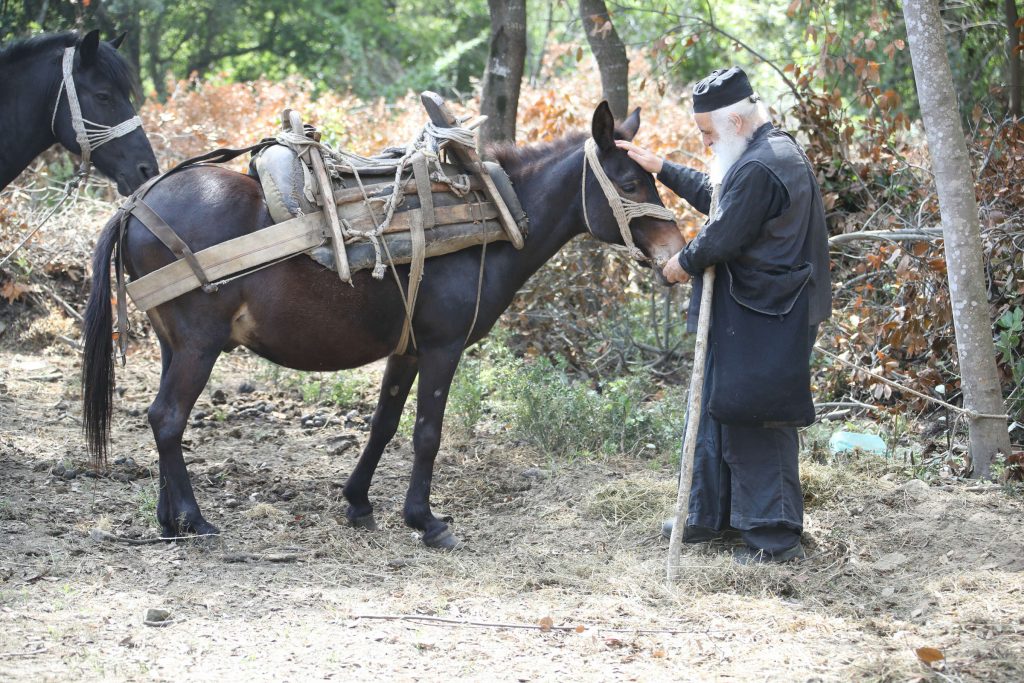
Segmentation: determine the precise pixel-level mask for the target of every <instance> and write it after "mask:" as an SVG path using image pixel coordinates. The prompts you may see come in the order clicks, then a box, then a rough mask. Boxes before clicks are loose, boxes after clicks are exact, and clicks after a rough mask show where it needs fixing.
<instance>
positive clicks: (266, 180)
mask: <svg viewBox="0 0 1024 683" xmlns="http://www.w3.org/2000/svg"><path fill="white" fill-rule="evenodd" d="M249 174H250V175H254V176H256V177H257V178H258V179H259V181H260V185H261V186H262V187H263V196H264V197H265V198H266V201H267V208H268V209H269V210H270V217H271V218H273V219H274V222H275V223H283V222H285V221H286V220H288V219H290V218H295V217H296V216H300V215H303V214H308V213H312V212H314V211H316V210H317V206H316V204H315V203H314V202H313V200H312V198H313V197H315V196H316V194H314V193H315V192H316V190H317V183H316V179H315V178H314V177H313V174H312V173H310V172H309V169H308V168H307V167H306V165H305V164H304V163H302V161H301V160H300V159H299V157H298V155H297V154H296V153H295V152H294V151H293V150H291V149H289V148H288V147H285V146H284V145H271V146H270V147H267V148H266V149H265V150H263V151H262V152H261V153H260V154H259V155H257V156H256V157H254V158H253V160H252V163H250V165H249Z"/></svg>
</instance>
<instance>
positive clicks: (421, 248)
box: [395, 153, 434, 355]
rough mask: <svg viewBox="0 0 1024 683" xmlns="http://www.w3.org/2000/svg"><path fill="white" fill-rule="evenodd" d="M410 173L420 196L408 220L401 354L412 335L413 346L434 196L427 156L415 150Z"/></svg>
mask: <svg viewBox="0 0 1024 683" xmlns="http://www.w3.org/2000/svg"><path fill="white" fill-rule="evenodd" d="M412 173H413V177H415V179H416V194H417V195H419V198H420V210H419V220H414V221H412V224H411V225H410V226H409V238H410V242H411V243H412V262H411V263H410V264H409V291H408V295H407V296H406V300H405V306H406V308H405V323H404V324H403V325H402V336H401V337H399V340H398V347H397V348H396V349H395V353H396V354H398V355H402V354H404V353H405V351H406V349H407V348H408V346H409V339H410V337H411V338H412V344H413V347H415V346H416V335H415V334H413V331H412V315H413V311H415V310H416V295H417V294H419V291H420V281H421V280H422V279H423V261H424V258H425V255H426V235H425V234H424V231H426V230H430V229H431V228H433V227H434V195H433V192H432V190H431V182H430V170H429V169H428V168H427V158H426V157H425V156H423V154H420V153H416V154H414V155H413V157H412Z"/></svg>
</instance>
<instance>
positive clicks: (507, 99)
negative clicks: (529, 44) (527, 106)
mask: <svg viewBox="0 0 1024 683" xmlns="http://www.w3.org/2000/svg"><path fill="white" fill-rule="evenodd" d="M487 4H488V5H489V6H490V10H491V42H490V54H489V56H488V58H487V68H486V69H485V70H484V87H483V93H482V95H481V98H480V99H481V102H480V110H481V113H483V114H486V115H487V117H488V118H487V122H486V123H484V125H483V128H482V130H481V132H480V144H481V146H484V145H487V144H489V143H493V142H506V141H507V142H512V141H514V140H515V139H516V110H517V109H518V107H519V86H520V85H521V83H522V80H523V69H524V67H525V62H526V0H487Z"/></svg>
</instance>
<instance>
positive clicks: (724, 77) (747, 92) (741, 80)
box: [693, 66, 754, 114]
mask: <svg viewBox="0 0 1024 683" xmlns="http://www.w3.org/2000/svg"><path fill="white" fill-rule="evenodd" d="M753 94H754V89H753V88H752V87H750V80H749V79H747V74H745V73H744V72H743V69H741V68H739V67H738V66H734V67H730V68H728V69H715V70H714V71H712V72H711V75H710V76H708V77H707V78H705V79H704V80H702V81H699V82H698V83H697V85H695V86H693V111H694V113H696V114H702V113H705V112H709V111H715V110H717V109H721V108H722V107H728V106H729V105H730V104H736V103H737V102H739V101H740V100H742V99H744V98H746V97H751V96H753Z"/></svg>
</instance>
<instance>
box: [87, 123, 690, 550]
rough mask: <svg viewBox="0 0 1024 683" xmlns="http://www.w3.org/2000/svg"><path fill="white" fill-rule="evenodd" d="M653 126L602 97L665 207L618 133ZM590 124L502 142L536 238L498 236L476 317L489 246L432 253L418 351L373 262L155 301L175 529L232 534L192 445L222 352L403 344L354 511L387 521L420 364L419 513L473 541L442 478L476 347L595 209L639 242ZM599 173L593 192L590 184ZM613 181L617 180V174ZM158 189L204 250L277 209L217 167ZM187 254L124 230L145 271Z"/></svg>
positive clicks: (626, 189) (643, 197) (447, 537)
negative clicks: (462, 372) (379, 487)
mask: <svg viewBox="0 0 1024 683" xmlns="http://www.w3.org/2000/svg"><path fill="white" fill-rule="evenodd" d="M639 125H640V116H639V110H636V111H634V112H633V114H632V115H631V116H630V117H629V118H628V119H627V120H626V121H625V122H624V123H623V124H622V125H621V126H620V127H619V128H618V129H616V128H615V123H614V120H613V119H612V115H611V111H610V110H609V108H608V106H607V104H605V103H602V104H601V106H599V107H598V108H597V110H596V111H595V113H594V117H593V122H592V135H593V138H594V140H595V142H596V143H597V149H598V152H597V154H598V158H599V159H600V164H601V167H602V168H603V170H604V172H605V173H606V174H607V176H608V178H610V179H611V181H612V182H613V183H614V185H615V187H616V188H617V189H618V192H619V195H620V196H621V197H623V198H626V199H628V200H632V201H636V202H647V203H652V204H656V205H658V206H661V200H660V198H659V197H658V194H657V190H656V189H655V185H654V180H653V178H652V177H651V175H650V174H648V173H646V172H644V171H643V169H641V168H640V166H638V165H637V164H636V163H635V162H634V161H632V160H631V159H629V157H628V156H626V154H625V153H624V152H622V151H621V150H619V149H618V148H616V147H615V144H614V139H615V138H616V137H618V138H623V139H632V138H633V136H634V135H635V134H636V131H637V128H638V127H639ZM586 137H587V136H586V135H584V134H582V133H581V134H576V135H572V136H569V137H566V138H563V139H561V140H558V141H556V142H553V143H551V144H547V145H539V146H533V147H525V148H515V147H511V146H509V147H503V148H499V149H497V150H495V154H496V156H497V158H498V161H499V162H501V164H502V165H503V166H504V168H505V169H506V171H507V172H508V173H509V175H510V177H511V179H512V182H513V184H514V186H515V188H516V191H517V194H518V195H519V198H520V200H521V202H522V205H523V208H524V209H525V210H526V212H527V214H528V215H529V218H530V232H529V237H528V238H527V240H526V245H525V247H524V248H523V249H522V250H520V251H517V250H516V249H515V248H514V247H513V246H512V245H511V244H509V243H508V242H498V243H493V244H491V245H489V246H488V247H487V249H486V261H485V265H486V268H485V272H484V275H483V284H482V295H481V298H480V302H479V313H478V315H477V316H476V323H475V324H474V323H473V320H474V310H475V307H476V305H477V301H476V297H477V283H478V275H479V270H480V259H481V248H480V247H475V248H471V249H466V250H463V251H459V252H456V253H453V254H449V255H447V256H440V257H435V258H432V259H428V260H427V262H426V267H425V274H424V277H423V281H422V286H421V288H420V292H419V299H418V301H419V303H418V304H417V308H416V313H415V315H414V320H413V330H414V333H415V340H416V348H415V349H410V350H409V351H408V352H407V353H406V354H405V355H397V354H395V353H394V349H395V347H396V344H397V342H398V340H399V335H400V333H401V331H402V324H403V316H404V309H403V305H402V299H401V297H400V293H399V291H398V288H397V286H396V285H395V283H394V282H393V280H391V279H390V278H388V279H385V280H383V281H377V280H374V279H372V278H371V277H370V275H369V274H368V273H367V272H366V271H362V272H359V273H357V274H356V275H355V276H354V284H355V286H354V287H352V286H349V285H346V284H343V283H341V282H340V281H339V279H338V276H337V274H335V273H334V272H332V271H329V270H325V269H324V268H322V267H321V266H319V265H317V264H316V263H315V262H314V261H312V260H311V259H309V258H306V257H303V256H299V257H295V258H292V259H290V260H287V261H284V262H282V263H279V264H276V265H274V266H272V267H270V268H266V269H264V270H261V271H258V272H255V273H252V274H250V275H248V276H246V277H244V278H241V279H239V280H235V281H233V282H231V283H229V284H228V285H226V286H222V287H221V288H220V290H219V291H217V292H216V293H214V294H206V293H203V292H202V291H194V292H191V293H188V294H186V295H184V296H181V297H179V298H177V299H174V300H172V301H169V302H167V303H164V304H162V305H160V306H157V307H156V308H154V309H152V310H150V311H149V312H148V315H149V318H150V320H151V321H152V323H153V329H154V330H155V331H156V335H157V338H158V339H159V342H160V351H161V354H162V359H163V369H162V375H161V379H160V390H159V392H158V394H157V396H156V399H155V401H154V402H153V404H152V406H150V409H149V421H150V424H151V426H152V428H153V434H154V436H155V437H156V443H157V448H158V450H159V454H160V456H159V460H160V497H159V503H158V505H157V518H158V520H159V522H160V524H161V527H162V533H163V534H164V535H166V536H179V535H184V534H187V533H198V534H211V533H217V529H216V528H215V527H214V526H213V525H212V524H210V523H208V522H207V521H206V520H205V519H203V516H202V514H201V513H200V511H199V506H198V504H197V503H196V499H195V495H194V494H193V492H192V486H191V483H190V481H189V476H188V473H187V471H186V469H185V463H184V460H183V459H182V451H181V439H182V433H183V432H184V429H185V425H186V421H187V419H188V415H189V412H190V411H191V410H192V407H193V405H194V404H195V401H196V399H197V398H198V397H199V394H200V392H202V390H203V387H204V386H205V385H206V382H207V380H208V378H209V376H210V371H211V370H212V368H213V365H214V363H215V362H216V360H217V357H218V356H219V355H220V354H221V353H223V352H224V351H228V350H230V349H232V348H235V347H237V346H245V347H248V348H249V349H251V350H253V351H254V352H256V353H257V354H259V355H260V356H263V357H264V358H266V359H268V360H270V361H272V362H274V363H277V364H279V365H284V366H286V367H290V368H295V369H300V370H339V369H344V368H354V367H358V366H360V365H364V364H366V363H369V362H371V361H374V360H377V359H379V358H383V357H386V356H389V358H388V362H387V368H386V370H385V371H384V378H383V381H382V384H381V389H380V397H379V399H378V402H377V408H376V411H375V412H374V416H373V421H372V427H371V431H370V437H369V440H368V441H367V443H366V447H365V448H364V449H363V453H362V455H361V456H360V458H359V461H358V463H357V464H356V466H355V469H354V471H353V472H352V474H351V475H350V476H349V478H348V482H347V483H346V484H345V488H344V495H345V498H346V499H347V500H348V503H349V508H348V511H347V514H348V518H349V520H350V521H351V522H352V523H353V524H354V525H356V526H362V527H366V528H370V529H373V528H376V524H375V522H374V518H373V507H372V505H371V504H370V499H369V497H368V492H369V488H370V481H371V479H372V477H373V473H374V470H375V469H376V467H377V463H378V462H379V460H380V456H381V453H382V452H383V450H384V447H385V446H386V445H387V443H388V442H389V441H390V440H391V438H392V437H393V436H394V434H395V431H396V429H397V428H398V422H399V417H400V415H401V413H402V408H403V406H404V405H405V401H406V397H407V396H408V393H409V389H410V387H411V386H412V383H413V379H414V378H415V377H416V375H417V373H419V378H420V381H419V392H418V395H417V404H416V406H417V408H416V409H417V414H416V425H415V428H414V432H413V448H414V451H415V460H414V464H413V468H412V478H411V481H410V484H409V489H408V492H407V494H406V499H405V506H404V517H405V522H406V524H408V525H409V526H411V527H413V528H414V529H419V530H420V531H422V532H423V541H424V542H425V543H426V544H427V545H429V546H432V547H441V548H451V547H454V546H455V545H457V543H458V542H457V540H456V539H455V537H454V536H453V535H452V534H451V532H450V531H449V530H448V525H447V524H445V522H443V521H442V520H440V519H438V518H437V517H435V516H434V515H433V514H432V513H431V510H430V486H431V479H432V477H433V468H434V458H435V456H436V454H437V449H438V446H439V444H440V441H441V422H442V419H443V417H444V410H445V404H446V402H447V399H448V390H449V387H450V385H451V382H452V378H453V376H454V374H455V369H456V366H457V365H458V364H459V359H460V358H461V356H462V352H463V350H464V348H465V347H466V346H467V344H471V343H474V342H476V341H478V340H479V339H481V338H482V337H484V336H485V335H486V334H487V333H488V332H489V331H490V329H491V327H492V326H493V325H494V323H495V322H496V321H497V319H498V316H499V315H501V313H502V311H504V310H505V309H506V308H507V307H508V305H509V303H511V301H512V297H513V296H514V295H515V293H516V291H517V290H518V289H519V288H520V287H521V286H522V285H523V284H524V283H525V282H526V280H527V278H529V277H530V275H532V274H533V273H534V272H536V271H537V269H538V268H540V267H541V266H542V265H543V264H544V263H545V262H546V261H547V260H548V259H550V258H551V257H552V256H554V254H555V253H556V252H557V251H558V250H559V249H560V248H561V247H562V246H563V245H564V244H565V243H566V242H568V241H569V239H571V238H572V237H573V236H574V235H578V234H580V233H582V232H583V231H584V230H585V229H586V228H585V226H586V225H587V222H589V228H590V231H591V232H592V233H593V235H594V236H596V237H597V238H598V239H601V240H602V241H605V242H611V243H619V244H621V243H622V242H623V238H622V237H621V236H620V228H619V225H618V223H617V221H616V218H615V216H614V214H613V211H612V209H611V207H610V205H609V198H608V197H606V196H605V194H603V193H602V190H601V187H600V186H599V185H598V183H597V181H596V178H595V176H594V175H593V171H592V170H590V169H587V168H586V167H585V165H584V144H583V143H584V141H585V139H586ZM584 173H586V174H587V176H588V178H587V184H586V188H587V189H586V192H584V191H583V190H582V189H581V179H582V177H583V174H584ZM608 191H609V192H614V190H613V189H612V188H611V187H609V188H608ZM146 202H147V203H148V204H149V205H150V206H151V207H152V208H153V209H154V210H155V211H156V212H157V213H159V214H160V215H161V216H162V217H163V218H164V219H165V220H166V221H167V222H168V223H170V224H171V226H172V227H173V228H174V229H175V230H176V231H177V232H178V234H179V235H180V236H181V237H182V238H183V239H184V240H185V242H186V243H188V245H189V247H190V248H191V249H192V250H193V251H199V250H200V249H205V248H207V247H209V246H212V245H214V244H217V243H219V242H223V241H224V240H228V239H231V238H234V237H238V236H240V235H244V234H246V233H250V232H253V231H255V230H258V229H260V228H263V227H266V226H267V225H269V224H270V223H271V219H270V216H269V215H268V213H267V207H266V205H265V204H264V202H263V198H262V194H261V191H260V187H259V184H258V183H257V182H256V181H254V180H253V179H252V178H249V177H247V176H245V175H240V174H238V173H235V172H231V171H227V170H223V169H220V168H216V167H210V166H206V167H198V168H194V169H188V170H183V171H181V172H179V173H176V174H174V175H172V176H169V177H168V178H167V179H166V180H164V181H161V182H158V183H157V185H156V186H155V187H153V189H152V190H151V191H150V192H149V193H148V194H147V196H146ZM584 207H585V208H586V215H585V214H584ZM117 226H118V218H116V217H115V218H114V219H113V220H111V222H110V223H108V224H107V226H106V228H105V229H104V231H103V234H102V235H101V236H100V239H99V243H98V244H97V247H96V255H95V261H94V265H93V267H94V275H93V282H92V293H91V296H90V298H89V304H88V309H87V311H86V319H85V326H86V345H85V365H84V367H83V370H82V377H83V384H84V388H85V390H84V395H83V399H84V403H85V405H84V415H85V428H86V435H87V438H88V441H89V445H90V450H91V452H92V453H93V454H94V457H96V459H97V460H99V461H102V460H103V459H104V458H105V454H106V448H107V434H108V429H109V424H110V412H111V399H112V394H111V391H112V386H113V363H112V358H111V346H112V341H111V319H112V314H111V307H110V293H111V288H110V262H111V253H112V250H113V248H114V244H115V242H116V241H117V235H118V229H117ZM629 229H631V236H632V239H633V241H635V244H636V246H637V247H639V248H640V250H641V251H642V252H643V253H644V254H645V255H646V257H647V258H648V259H649V260H650V261H651V262H652V263H653V264H654V265H655V270H656V271H657V273H658V275H659V276H660V268H661V265H662V264H663V263H664V262H665V261H666V260H667V259H668V258H670V257H671V256H672V255H673V254H675V253H676V252H677V251H679V249H680V248H682V246H683V238H682V237H681V235H680V233H679V230H678V229H677V227H676V225H675V223H674V222H671V221H667V220H663V219H654V218H650V217H648V216H640V217H638V218H635V219H634V220H633V221H632V224H631V226H630V228H629ZM172 260H173V256H172V254H171V253H170V251H168V249H167V248H166V247H164V246H163V244H162V243H161V242H160V241H158V240H157V238H155V237H154V236H153V235H152V234H151V233H150V232H149V231H148V230H147V229H146V228H145V227H144V226H142V225H141V224H139V223H138V221H137V220H136V219H134V218H132V219H131V221H130V223H129V225H128V227H127V229H126V234H125V244H124V263H125V267H126V269H127V270H128V272H129V274H130V275H131V276H132V277H133V278H137V277H141V276H143V275H145V274H147V273H150V272H152V271H154V270H156V269H157V268H160V267H162V266H165V265H167V264H168V263H169V262H171V261H172ZM408 271H409V269H408V267H407V266H400V267H399V273H400V276H401V278H402V279H403V280H407V278H408ZM471 326H472V330H471V329H470V327H471Z"/></svg>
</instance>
